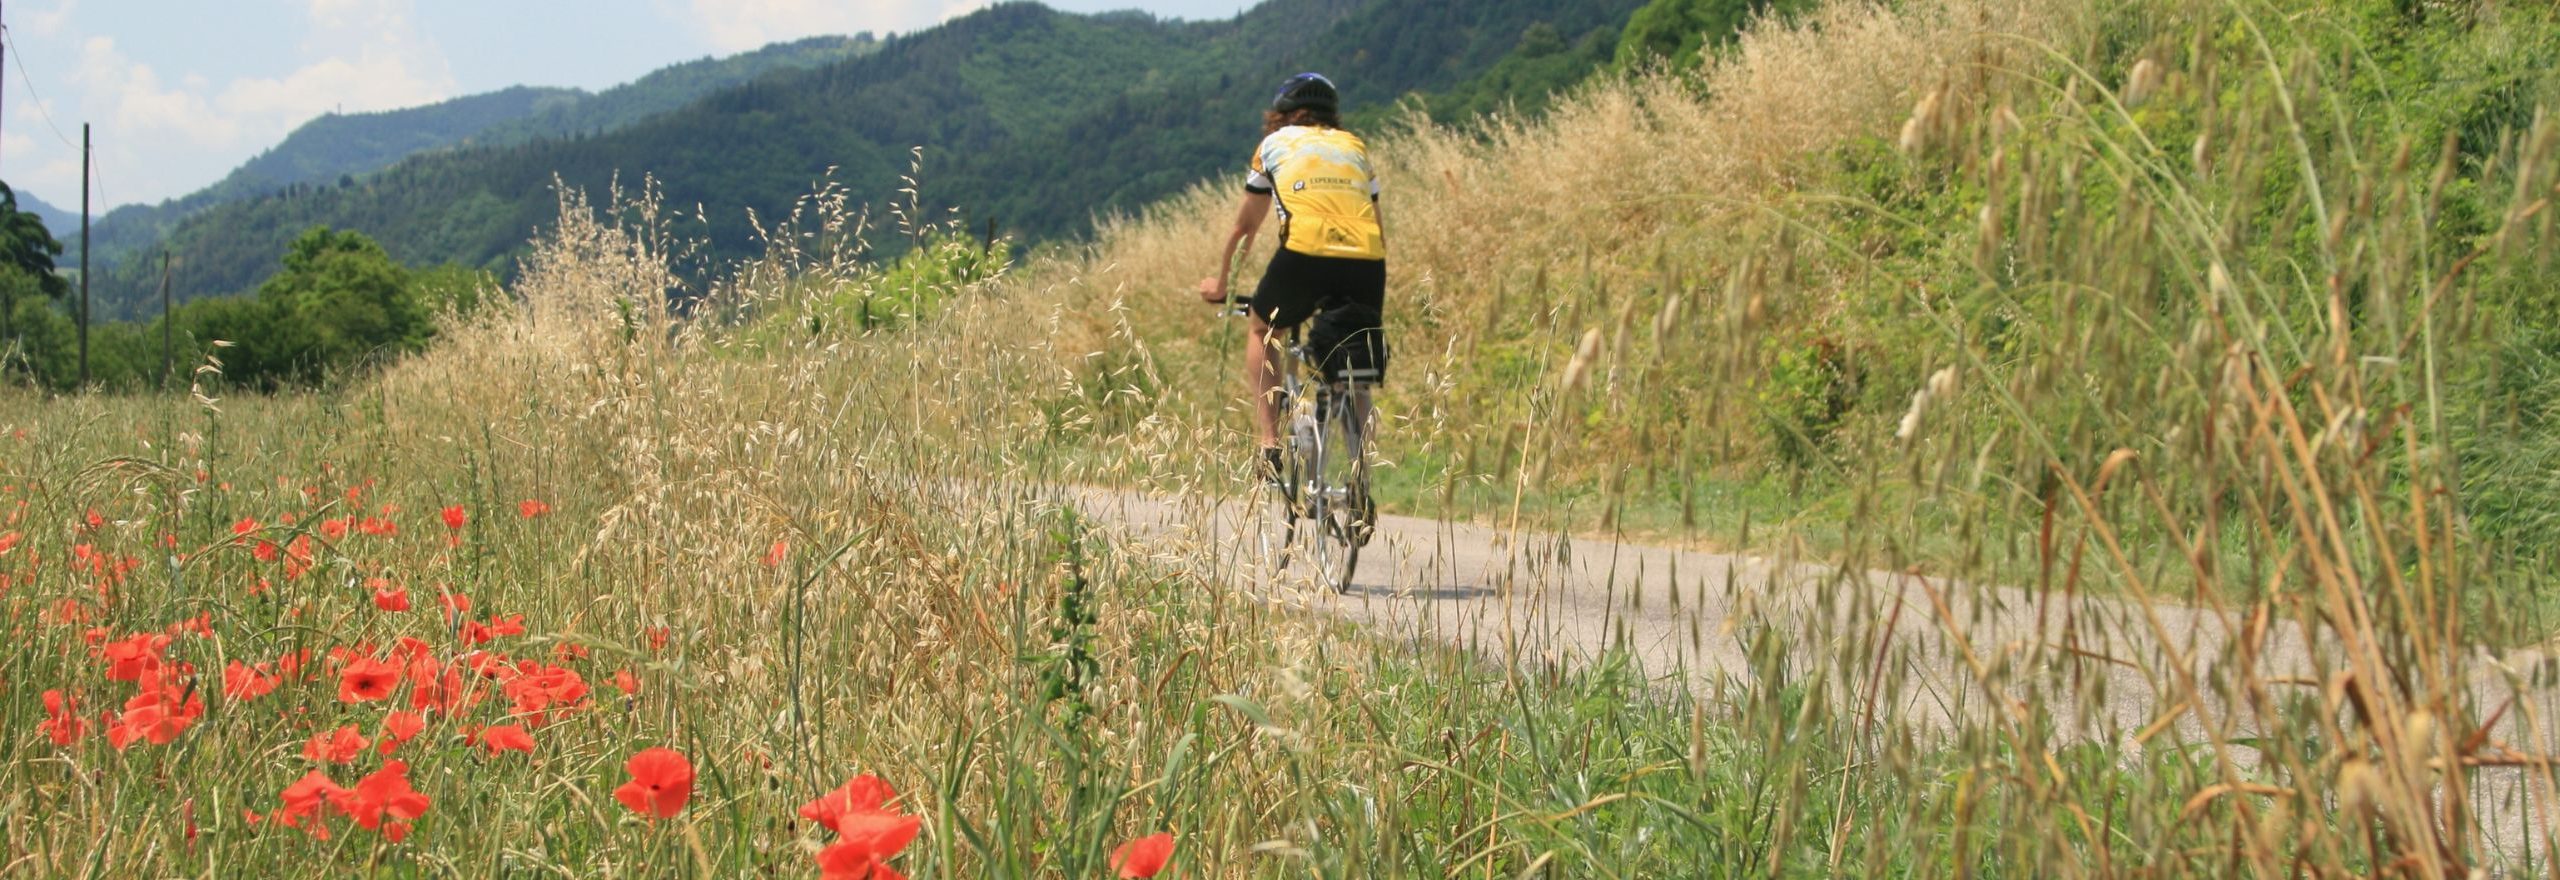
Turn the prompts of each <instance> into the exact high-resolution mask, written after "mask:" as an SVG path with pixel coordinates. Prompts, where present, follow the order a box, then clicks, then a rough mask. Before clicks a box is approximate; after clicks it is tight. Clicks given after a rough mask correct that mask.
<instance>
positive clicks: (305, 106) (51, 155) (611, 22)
mask: <svg viewBox="0 0 2560 880" xmlns="http://www.w3.org/2000/svg"><path fill="white" fill-rule="evenodd" d="M1255 2H1258V0H1048V5H1050V6H1052V7H1055V8H1058V9H1064V10H1070V11H1076V12H1095V11H1101V10H1109V9H1131V8H1135V9H1144V10H1147V11H1149V12H1153V13H1155V14H1157V15H1161V16H1165V17H1169V18H1191V19H1201V18H1225V17H1228V16H1231V15H1234V14H1236V13H1237V12H1239V11H1241V10H1243V9H1245V8H1247V7H1250V6H1252V5H1253V4H1254V3H1255ZM985 5H987V3H986V0H221V2H207V0H0V22H5V23H6V24H7V26H8V31H9V37H10V42H11V44H12V45H11V46H10V47H9V48H8V54H9V60H8V62H7V64H6V66H5V69H0V78H4V79H5V80H6V83H5V86H4V87H0V180H6V181H7V182H8V183H9V184H10V185H11V186H14V187H16V188H18V189H19V190H21V191H24V192H30V193H33V194H35V195H37V196H39V197H42V198H43V199H44V200H45V201H47V202H50V203H52V204H54V205H56V206H58V207H61V208H63V209H65V210H70V211H77V210H79V207H80V164H79V146H78V145H79V142H80V124H81V123H82V122H84V121H85V122H88V123H90V124H91V126H92V127H93V131H94V138H95V140H96V142H97V185H96V189H94V190H93V191H92V192H91V198H92V199H93V200H95V202H96V209H95V210H96V211H97V212H98V213H104V212H105V210H106V209H107V208H109V207H113V206H115V205H121V204H127V203H132V202H157V201H160V200H162V199H167V198H173V197H176V196H180V195H185V194H186V193H189V192H192V191H194V190H196V189H199V188H201V187H203V186H205V185H207V184H210V183H212V182H214V181H215V180H218V179H220V178H221V177H222V175H224V174H226V173H228V172H229V171H230V170H231V169H232V168H234V167H236V166H238V165H239V164H240V163H241V162H244V161H246V160H248V159H249V157H251V156H254V155H256V154H257V153H258V152H259V151H261V150H264V149H266V148H268V147H271V146H274V145H275V144H276V142H277V141H280V140H283V139H284V136H285V135H286V134H288V133H290V132H292V131H293V129H294V127H295V126H298V125H301V124H302V123H303V122H305V121H308V120H310V119H311V118H312V117H314V116H317V115H319V114H322V113H327V112H331V111H344V112H349V113H354V112H362V111H370V110H388V109H392V108H396V107H410V106H416V105H419V104H426V103H432V102H435V101H440V100H443V99H445V98H451V97H456V96H459V95H467V94H472V93H476V92H486V91H491V90H495V89H501V88H505V87H507V86H510V85H518V84H524V85H544V86H575V87H578V88H584V89H587V90H589V91H594V90H598V89H604V88H609V87H612V86H614V85H617V84H620V83H624V82H628V81H630V80H632V79H634V78H637V77H639V76H640V75H642V74H645V73H648V72H649V71H651V70H655V69H657V68H660V67H664V66H666V65H669V64H673V63H676V62H679V61H687V60H691V59H695V58H701V57H704V56H708V55H728V54H732V53H736V52H741V51H745V50H748V49H753V48H756V47H758V46H762V45H764V44H767V43H771V42H775V41H780V40H790V39H797V38H800V37H806V36H812V35H816V34H845V33H853V32H856V31H865V30H868V31H873V32H875V33H892V32H895V33H905V32H909V31H914V30H918V29H921V28H925V27H928V26H931V25H933V24H935V23H937V22H940V21H943V20H946V19H949V18H951V17H952V16H955V15H960V14H964V13H966V12H968V11H970V10H973V9H976V8H979V7H981V6H985ZM22 68H23V70H22Z"/></svg>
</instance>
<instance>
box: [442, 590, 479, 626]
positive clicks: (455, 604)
mask: <svg viewBox="0 0 2560 880" xmlns="http://www.w3.org/2000/svg"><path fill="white" fill-rule="evenodd" d="M436 604H439V605H443V606H444V617H445V619H446V620H452V619H453V618H455V617H456V616H459V615H464V614H469V613H471V597H469V596H465V595H462V594H460V593H439V594H437V595H436Z"/></svg>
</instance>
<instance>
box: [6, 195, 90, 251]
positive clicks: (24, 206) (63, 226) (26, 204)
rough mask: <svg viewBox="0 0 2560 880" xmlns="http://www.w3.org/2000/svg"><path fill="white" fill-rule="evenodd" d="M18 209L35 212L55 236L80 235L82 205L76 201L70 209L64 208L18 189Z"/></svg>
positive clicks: (74, 236)
mask: <svg viewBox="0 0 2560 880" xmlns="http://www.w3.org/2000/svg"><path fill="white" fill-rule="evenodd" d="M18 210H21V211H28V212H32V213H34V214H35V215H36V217H37V218H38V219H40V220H43V221H44V228H45V229H46V230H47V231H49V232H52V233H53V237H55V238H60V239H76V238H78V237H79V235H80V213H79V212H80V207H79V205H78V204H76V203H75V204H73V205H72V207H71V208H70V210H64V209H62V208H57V207H54V206H53V205H52V204H51V203H49V202H46V201H45V200H43V199H39V198H36V197H35V194H33V193H30V192H27V191H26V190H18Z"/></svg>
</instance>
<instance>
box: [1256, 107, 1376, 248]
mask: <svg viewBox="0 0 2560 880" xmlns="http://www.w3.org/2000/svg"><path fill="white" fill-rule="evenodd" d="M1244 188H1245V190H1246V191H1247V192H1253V193H1267V194H1269V195H1271V196H1272V197H1273V198H1274V199H1276V200H1277V201H1278V206H1279V209H1280V246H1281V247H1284V248H1287V249H1289V250H1293V251H1297V252H1298V253H1302V254H1306V255H1308V256H1315V257H1340V258H1345V259H1354V260H1383V259H1386V258H1387V242H1386V233H1385V231H1384V230H1382V229H1380V228H1379V227H1378V175H1377V172H1375V171H1373V170H1371V169H1370V167H1369V146H1368V145H1367V144H1364V143H1361V142H1360V136H1359V135H1355V134H1352V133H1350V132H1347V131H1343V130H1341V129H1338V128H1324V127H1321V126H1308V125H1292V126H1289V127H1287V128H1283V129H1281V130H1279V131H1275V132H1272V133H1271V136H1270V137H1266V138H1263V139H1262V146H1261V147H1259V148H1256V149H1255V150H1254V151H1253V176H1252V177H1251V178H1249V179H1247V180H1246V181H1245V185H1244Z"/></svg>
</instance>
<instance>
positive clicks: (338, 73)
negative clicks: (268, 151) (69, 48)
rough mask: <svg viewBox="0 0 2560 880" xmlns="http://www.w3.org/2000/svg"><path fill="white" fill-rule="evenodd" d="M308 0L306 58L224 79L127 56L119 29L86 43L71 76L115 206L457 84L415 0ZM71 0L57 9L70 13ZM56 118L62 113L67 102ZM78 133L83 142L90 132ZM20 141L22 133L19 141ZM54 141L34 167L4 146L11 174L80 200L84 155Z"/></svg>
mask: <svg viewBox="0 0 2560 880" xmlns="http://www.w3.org/2000/svg"><path fill="white" fill-rule="evenodd" d="M309 3H310V7H309V9H310V22H311V28H310V30H309V32H308V35H307V37H306V39H305V41H304V43H303V52H302V53H301V55H302V64H301V66H300V67H297V68H295V69H292V70H289V71H287V72H285V73H282V74H280V75H276V76H267V77H257V76H231V77H227V78H221V79H216V78H212V77H207V76H205V75H203V74H200V73H189V74H185V75H180V76H177V77H175V78H174V79H175V82H171V81H170V79H171V78H170V77H165V76H163V75H162V74H161V72H160V71H159V70H158V69H156V68H155V67H153V66H152V65H151V64H148V63H143V62H141V61H138V60H136V59H134V58H132V57H130V56H128V55H127V54H126V53H125V52H124V51H123V49H122V48H120V47H119V46H118V45H117V43H116V41H115V40H114V39H113V38H110V37H103V36H92V37H88V38H86V39H84V40H80V41H79V42H78V44H77V45H78V46H79V49H78V51H77V53H76V60H75V61H74V64H73V65H72V70H71V72H70V74H69V75H68V76H67V77H66V78H65V79H64V80H63V82H64V84H65V85H67V86H68V87H69V91H70V92H71V94H70V95H69V96H68V97H69V98H70V99H71V102H72V103H73V104H74V105H76V106H77V107H79V108H80V109H79V115H80V116H81V117H82V118H85V119H88V120H92V121H94V122H95V124H96V127H97V139H98V176H99V177H100V178H101V180H102V182H103V183H104V184H105V187H104V191H103V192H100V193H98V194H97V195H99V196H100V197H102V198H105V199H112V200H113V201H114V202H115V203H126V202H134V201H158V200H161V199H165V198H171V197H175V196H178V195H183V194H185V193H186V192H188V191H191V190H194V189H196V188H198V187H201V186H204V185H205V184H207V183H210V182H212V181H214V180H216V179H218V178H220V177H221V176H222V175H224V174H225V173H228V172H229V171H230V170H231V168H232V167H233V166H236V165H238V164H239V163H240V162H241V161H242V160H245V159H247V158H248V157H249V156H250V155H251V154H254V153H256V152H257V151H258V150H261V149H264V148H266V147H269V146H272V145H274V144H275V143H277V142H279V141H281V140H283V139H284V136H285V135H286V134H289V133H291V132H292V131H293V129H294V128H295V127H297V126H300V125H301V124H302V123H304V122H307V121H309V120H310V119H311V118H313V117H315V116H319V115H320V114H323V113H329V112H347V113H360V112H369V111H376V110H388V109H393V108H397V107H409V106H415V105H418V104H425V103H431V102H434V101H437V100H441V99H443V98H446V97H448V96H450V95H452V94H453V93H454V92H455V91H456V86H455V83H454V77H453V72H452V69H451V66H450V65H449V64H448V63H447V61H446V60H445V57H444V55H443V53H442V52H441V51H439V50H438V49H437V47H436V46H435V45H434V43H433V41H431V40H428V39H426V38H425V37H423V36H422V35H421V31H420V30H419V29H418V28H417V27H415V26H414V25H413V24H412V22H411V19H412V15H411V13H412V12H413V11H414V5H413V4H412V3H411V2H410V0H309ZM71 8H72V7H71V6H69V5H66V6H63V7H60V8H59V9H58V10H57V11H59V12H62V13H64V14H67V13H68V11H69V10H70V9H71ZM39 15H40V16H41V13H40V14H39ZM73 24H74V29H75V30H76V29H77V27H76V25H77V22H74V23H73ZM10 115H11V116H12V117H13V118H12V120H11V122H12V124H13V127H18V128H26V126H25V125H23V124H20V123H19V122H18V118H19V117H23V116H24V114H23V113H15V112H13V113H11V114H10ZM54 115H55V118H56V119H57V120H60V119H62V118H63V117H62V114H61V112H60V111H59V110H57V111H56V113H55V114H54ZM28 122H29V123H33V124H35V125H41V122H40V121H37V120H32V119H30V120H28ZM26 130H28V131H33V130H34V129H32V128H27V129H26ZM46 134H47V136H48V137H50V133H49V132H47V133H46ZM68 136H70V137H72V138H75V139H76V138H77V137H79V132H78V131H77V130H76V129H75V130H70V131H69V135H68ZM16 143H17V141H16V139H15V138H14V137H13V138H12V139H11V141H10V142H9V146H14V145H15V144H16ZM55 147H58V145H47V144H44V143H41V142H39V143H37V144H34V145H33V146H32V147H31V149H32V150H34V151H35V152H37V153H38V154H40V155H39V156H37V157H30V158H35V159H38V161H37V162H35V163H34V164H35V169H36V170H35V173H33V174H26V173H25V171H24V169H26V168H27V167H28V165H26V164H21V163H20V162H18V161H16V160H15V158H14V155H5V158H6V159H7V161H8V162H9V173H10V176H11V177H12V178H16V177H19V176H21V175H23V176H25V177H26V179H27V181H28V183H29V184H30V185H31V186H34V187H37V188H39V191H40V192H44V193H47V194H48V195H47V198H48V200H50V199H51V198H52V196H51V194H52V193H56V192H60V193H64V194H68V195H71V196H74V197H76V196H77V195H78V193H79V190H80V185H79V171H80V166H79V162H78V159H77V157H76V156H63V157H56V156H54V155H52V154H53V153H54V152H56V150H55ZM62 152H66V153H76V152H77V151H76V150H69V151H62ZM44 160H51V161H44Z"/></svg>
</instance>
